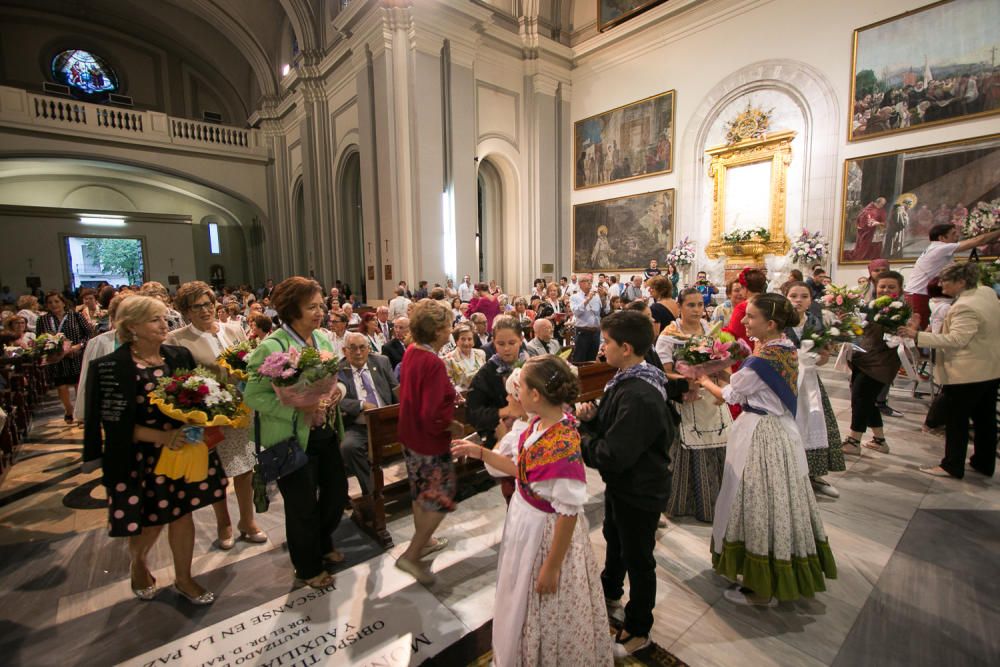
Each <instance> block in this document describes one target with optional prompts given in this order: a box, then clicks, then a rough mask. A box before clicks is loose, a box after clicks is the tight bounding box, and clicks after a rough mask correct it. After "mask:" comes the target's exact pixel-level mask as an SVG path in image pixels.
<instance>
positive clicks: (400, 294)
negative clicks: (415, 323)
mask: <svg viewBox="0 0 1000 667" xmlns="http://www.w3.org/2000/svg"><path fill="white" fill-rule="evenodd" d="M409 307H410V300H409V299H407V298H406V294H405V293H404V291H403V288H402V287H397V288H396V296H395V297H393V298H392V300H391V301H389V313H388V318H389V319H390V320H392V321H396V318H397V317H406V311H407V309H408V308H409Z"/></svg>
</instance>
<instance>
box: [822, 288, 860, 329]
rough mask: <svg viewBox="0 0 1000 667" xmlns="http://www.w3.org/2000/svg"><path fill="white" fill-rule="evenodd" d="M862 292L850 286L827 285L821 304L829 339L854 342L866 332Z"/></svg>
mask: <svg viewBox="0 0 1000 667" xmlns="http://www.w3.org/2000/svg"><path fill="white" fill-rule="evenodd" d="M862 301H863V300H862V298H861V292H860V291H858V290H857V289H851V288H849V287H841V286H839V285H833V284H830V285H827V287H826V294H824V295H823V298H822V301H821V305H822V308H823V314H824V318H823V321H824V322H826V323H827V329H826V333H827V334H828V335H829V341H836V342H841V343H852V342H854V340H855V339H856V338H857V337H858V336H860V335H861V334H862V333H864V326H865V320H864V315H863V313H862V312H861V311H862V305H863V303H862Z"/></svg>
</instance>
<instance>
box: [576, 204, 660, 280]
mask: <svg viewBox="0 0 1000 667" xmlns="http://www.w3.org/2000/svg"><path fill="white" fill-rule="evenodd" d="M673 245H674V190H673V189H669V190H660V191H658V192H645V193H643V194H638V195H629V196H627V197H617V198H615V199H604V200H601V201H594V202H587V203H586V204H577V205H576V206H574V207H573V270H574V271H579V272H583V271H590V272H598V271H604V272H612V273H621V272H624V271H641V270H642V269H644V268H646V267H647V266H649V260H651V259H655V260H657V261H658V262H660V263H661V264H664V263H665V262H666V258H667V253H668V252H670V248H672V247H673Z"/></svg>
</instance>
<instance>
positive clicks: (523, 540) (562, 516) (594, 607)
mask: <svg viewBox="0 0 1000 667" xmlns="http://www.w3.org/2000/svg"><path fill="white" fill-rule="evenodd" d="M579 390H580V386H579V383H578V381H577V379H576V377H575V376H574V375H573V373H572V372H571V371H570V368H569V365H568V364H567V363H566V362H565V361H563V360H562V359H560V358H558V357H556V356H554V355H543V356H539V357H534V358H532V359H530V360H529V361H528V362H526V363H525V364H524V366H523V368H522V371H521V375H520V388H519V391H518V394H519V398H520V403H521V405H522V406H523V408H524V410H526V411H527V412H528V413H531V414H533V415H535V417H534V418H533V419H532V421H531V422H530V424H529V425H528V427H527V428H526V429H525V431H524V432H523V433H522V434H521V438H520V441H519V443H518V453H517V462H516V463H515V462H514V461H513V460H511V459H510V458H508V457H507V456H504V455H503V454H501V453H499V452H497V451H493V450H489V449H485V448H484V447H481V446H479V445H475V444H472V443H469V442H466V441H464V440H456V441H454V442H453V443H452V452H453V453H454V454H456V455H459V456H471V457H473V458H482V459H484V461H485V462H486V463H488V464H489V465H490V466H492V467H493V468H496V469H498V470H500V471H502V472H504V473H505V474H508V475H516V476H517V493H515V494H514V498H513V500H512V501H511V504H510V509H509V510H508V511H507V520H506V522H505V524H504V531H503V541H502V542H501V546H500V560H499V563H498V566H497V592H496V610H495V613H494V619H493V660H494V663H495V664H496V665H497V667H508V666H510V665H530V666H532V667H534V666H536V665H557V664H558V665H611V664H612V663H613V658H612V649H611V635H610V634H609V632H608V615H607V611H606V609H605V604H604V594H603V592H602V591H603V589H602V588H601V581H600V578H599V575H598V571H597V563H596V561H595V560H594V554H593V552H592V550H591V546H590V539H589V532H590V530H589V527H588V525H587V520H586V518H585V516H584V503H585V502H586V500H587V484H586V474H585V472H584V465H583V458H582V455H581V453H580V434H579V433H578V432H577V430H576V426H575V420H574V419H573V418H572V417H570V416H569V415H567V414H565V413H564V412H563V406H564V405H565V404H567V403H572V402H573V401H574V400H575V399H576V398H577V396H578V394H579Z"/></svg>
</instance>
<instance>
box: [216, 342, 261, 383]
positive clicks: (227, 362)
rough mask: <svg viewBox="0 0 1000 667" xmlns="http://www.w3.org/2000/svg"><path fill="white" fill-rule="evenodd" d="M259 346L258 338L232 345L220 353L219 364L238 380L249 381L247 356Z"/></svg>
mask: <svg viewBox="0 0 1000 667" xmlns="http://www.w3.org/2000/svg"><path fill="white" fill-rule="evenodd" d="M256 347H257V340H256V339H253V340H244V341H241V342H239V343H237V344H236V345H231V346H230V347H227V348H226V349H225V350H223V351H222V354H221V355H219V358H218V362H219V366H220V367H221V368H223V369H224V370H225V371H226V373H228V374H229V376H230V377H231V378H233V379H234V380H236V381H238V382H246V381H247V377H248V375H247V357H249V356H250V353H251V352H253V351H254V349H255V348H256Z"/></svg>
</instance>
